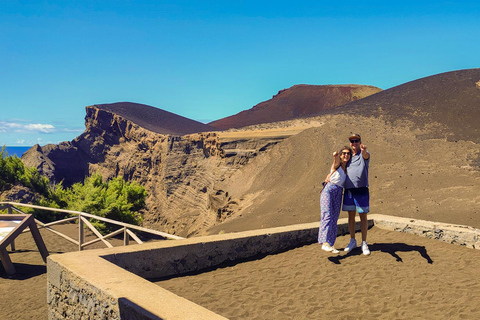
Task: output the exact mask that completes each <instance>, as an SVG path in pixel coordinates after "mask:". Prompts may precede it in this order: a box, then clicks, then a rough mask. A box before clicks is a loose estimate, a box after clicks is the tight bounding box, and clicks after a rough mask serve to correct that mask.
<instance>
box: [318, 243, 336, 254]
mask: <svg viewBox="0 0 480 320" xmlns="http://www.w3.org/2000/svg"><path fill="white" fill-rule="evenodd" d="M322 250H323V251H327V252H331V253H339V251H338V250H337V249H335V248H334V247H332V246H331V245H329V244H322Z"/></svg>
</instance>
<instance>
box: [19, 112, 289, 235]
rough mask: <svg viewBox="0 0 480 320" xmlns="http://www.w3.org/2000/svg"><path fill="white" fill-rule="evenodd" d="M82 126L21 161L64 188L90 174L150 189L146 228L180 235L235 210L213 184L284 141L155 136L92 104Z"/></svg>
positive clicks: (274, 138)
mask: <svg viewBox="0 0 480 320" xmlns="http://www.w3.org/2000/svg"><path fill="white" fill-rule="evenodd" d="M85 127H86V129H85V132H84V133H83V134H81V135H80V136H78V137H77V138H76V139H74V140H73V141H71V142H63V143H61V144H59V145H47V146H44V147H40V146H38V145H36V146H34V147H33V148H31V149H30V150H28V151H27V152H26V153H25V154H24V156H23V157H22V159H23V161H24V162H25V164H26V165H27V166H35V167H37V168H38V169H39V171H40V172H41V173H42V174H45V175H47V176H48V177H49V178H50V179H51V180H52V181H56V182H60V181H63V183H64V185H66V186H68V185H71V184H73V183H75V182H79V181H82V180H83V179H84V178H85V176H86V175H89V174H92V173H94V172H98V173H101V174H102V176H103V177H104V179H110V178H113V177H117V176H121V177H123V178H124V179H125V180H127V181H136V182H138V183H140V184H141V185H143V186H144V187H145V188H146V190H147V192H148V198H147V202H146V203H147V205H146V209H145V210H144V212H142V213H143V215H144V225H145V226H147V227H152V228H155V229H158V230H162V231H165V232H169V233H173V234H178V235H182V236H190V235H193V234H197V233H198V232H200V231H201V230H206V229H207V228H208V227H211V226H213V225H214V224H216V223H218V222H220V221H222V220H224V219H225V218H226V217H227V216H229V214H231V213H232V212H233V211H235V210H236V209H237V208H238V207H239V206H241V203H242V199H232V198H231V197H230V196H229V194H228V191H226V190H221V189H218V188H216V185H217V183H218V182H220V181H222V180H224V179H225V178H227V177H229V176H230V175H231V174H233V173H234V172H235V171H236V170H237V169H238V168H240V167H242V166H243V165H245V164H246V163H248V161H249V159H251V158H253V157H255V156H256V155H258V154H259V153H262V152H265V151H267V150H268V149H269V148H270V147H271V146H273V145H275V144H276V143H278V141H281V140H282V139H284V138H285V136H275V135H271V136H268V137H262V138H258V137H254V136H252V137H242V138H239V139H237V138H236V137H235V136H236V134H235V133H230V134H229V135H228V136H227V137H225V138H222V137H221V133H217V132H203V133H193V134H188V135H183V136H176V135H169V134H161V133H156V132H153V131H150V130H147V129H145V128H144V127H141V126H139V125H138V124H136V123H133V122H132V121H130V120H127V119H126V118H124V117H122V116H120V115H118V114H115V113H113V112H110V111H108V110H105V109H102V108H99V107H97V106H89V107H86V117H85ZM287 136H288V135H287Z"/></svg>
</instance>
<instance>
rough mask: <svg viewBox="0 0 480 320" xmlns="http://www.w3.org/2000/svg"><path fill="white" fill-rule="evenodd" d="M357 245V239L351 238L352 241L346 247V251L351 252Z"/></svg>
mask: <svg viewBox="0 0 480 320" xmlns="http://www.w3.org/2000/svg"><path fill="white" fill-rule="evenodd" d="M356 247H357V240H355V239H350V243H349V244H348V246H347V247H346V248H345V249H344V251H345V252H350V251H352V250H353V249H355V248H356Z"/></svg>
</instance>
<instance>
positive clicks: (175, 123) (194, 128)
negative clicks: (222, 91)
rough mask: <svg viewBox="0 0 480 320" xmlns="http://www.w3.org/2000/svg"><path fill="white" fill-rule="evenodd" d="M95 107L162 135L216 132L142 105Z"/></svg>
mask: <svg viewBox="0 0 480 320" xmlns="http://www.w3.org/2000/svg"><path fill="white" fill-rule="evenodd" d="M94 107H97V108H98V109H100V110H105V111H108V112H111V113H113V114H117V115H119V116H121V117H123V118H125V119H126V120H130V121H132V122H133V123H136V124H138V125H139V126H141V127H143V128H145V129H148V130H150V131H153V132H156V133H161V134H173V135H184V134H190V133H196V132H206V131H213V130H215V129H214V128H212V127H210V126H209V125H206V124H203V123H201V122H198V121H195V120H191V119H188V118H185V117H182V116H179V115H177V114H175V113H171V112H168V111H165V110H162V109H158V108H155V107H151V106H148V105H145V104H140V103H132V102H116V103H109V104H96V105H94ZM87 112H88V107H87Z"/></svg>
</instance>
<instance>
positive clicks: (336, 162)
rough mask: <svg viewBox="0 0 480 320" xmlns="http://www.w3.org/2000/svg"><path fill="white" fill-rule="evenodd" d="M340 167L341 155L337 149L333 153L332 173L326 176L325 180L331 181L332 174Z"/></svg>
mask: <svg viewBox="0 0 480 320" xmlns="http://www.w3.org/2000/svg"><path fill="white" fill-rule="evenodd" d="M338 167H340V156H339V154H338V152H337V151H335V152H334V153H333V164H332V168H331V169H330V173H329V174H328V175H327V177H326V178H325V182H330V176H331V175H332V174H333V173H334V172H335V171H337V169H338Z"/></svg>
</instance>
